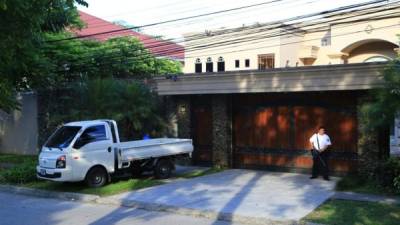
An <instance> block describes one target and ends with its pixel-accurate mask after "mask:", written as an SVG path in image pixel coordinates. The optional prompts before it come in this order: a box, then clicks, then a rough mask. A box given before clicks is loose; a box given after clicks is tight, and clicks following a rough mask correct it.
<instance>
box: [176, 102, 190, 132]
mask: <svg viewBox="0 0 400 225" xmlns="http://www.w3.org/2000/svg"><path fill="white" fill-rule="evenodd" d="M176 112H177V124H178V137H179V138H191V121H190V117H191V115H190V112H191V111H190V96H182V97H178V98H177V101H176Z"/></svg>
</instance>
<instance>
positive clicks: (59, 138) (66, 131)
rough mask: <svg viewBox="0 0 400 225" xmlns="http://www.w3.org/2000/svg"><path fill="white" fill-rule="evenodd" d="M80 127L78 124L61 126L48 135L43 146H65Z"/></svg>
mask: <svg viewBox="0 0 400 225" xmlns="http://www.w3.org/2000/svg"><path fill="white" fill-rule="evenodd" d="M80 129H81V127H79V126H63V127H61V128H60V129H58V130H57V131H56V132H55V133H54V134H53V135H52V136H51V137H50V139H49V140H48V141H47V143H46V145H45V146H46V147H48V148H66V147H68V145H69V144H70V143H71V141H72V140H73V139H74V137H75V136H76V134H77V133H78V131H79V130H80Z"/></svg>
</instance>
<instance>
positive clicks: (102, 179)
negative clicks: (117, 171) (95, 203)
mask: <svg viewBox="0 0 400 225" xmlns="http://www.w3.org/2000/svg"><path fill="white" fill-rule="evenodd" d="M107 177H108V176H107V172H106V171H105V170H104V169H103V168H100V167H95V168H93V169H91V170H90V171H89V172H88V174H87V175H86V179H85V181H86V184H87V185H88V186H89V187H94V188H96V187H102V186H104V185H105V184H106V183H107Z"/></svg>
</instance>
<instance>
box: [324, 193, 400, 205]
mask: <svg viewBox="0 0 400 225" xmlns="http://www.w3.org/2000/svg"><path fill="white" fill-rule="evenodd" d="M330 199H338V200H350V201H360V202H377V203H385V204H400V198H397V197H388V196H380V195H373V194H362V193H355V192H340V191H337V192H335V194H334V195H333V196H332V197H331V198H330Z"/></svg>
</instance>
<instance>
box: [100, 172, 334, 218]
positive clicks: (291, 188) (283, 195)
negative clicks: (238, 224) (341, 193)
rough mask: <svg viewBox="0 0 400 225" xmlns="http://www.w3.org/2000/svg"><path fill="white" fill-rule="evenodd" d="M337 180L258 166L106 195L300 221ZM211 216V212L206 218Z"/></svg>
mask: <svg viewBox="0 0 400 225" xmlns="http://www.w3.org/2000/svg"><path fill="white" fill-rule="evenodd" d="M336 181H337V179H336V178H333V179H332V181H329V182H327V181H324V180H320V179H316V180H310V179H309V178H308V176H307V175H302V174H291V173H273V172H261V171H253V170H236V169H235V170H227V171H224V172H221V173H217V174H212V175H208V176H203V177H198V178H194V179H189V180H181V181H177V182H174V183H170V184H166V185H161V186H157V187H152V188H148V189H145V190H139V191H136V192H130V193H124V194H120V195H116V196H112V197H107V198H102V199H101V200H100V201H101V202H103V203H110V204H121V205H125V206H137V207H142V208H147V209H153V210H154V209H156V210H165V211H174V210H175V211H177V212H178V213H179V212H180V211H184V213H186V214H188V213H189V214H190V213H192V214H200V215H201V216H205V217H216V218H218V219H223V220H230V221H235V218H238V219H239V220H238V221H240V218H245V219H248V218H251V219H253V220H254V223H256V222H257V221H282V222H283V221H287V222H289V221H291V222H293V221H298V220H300V219H301V218H303V217H304V216H306V215H307V214H308V213H310V212H312V211H313V210H314V209H315V208H316V207H318V206H319V205H320V204H322V203H323V202H324V201H326V200H327V199H329V198H330V197H331V196H333V195H334V187H335V184H336ZM207 215H208V216H207Z"/></svg>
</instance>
